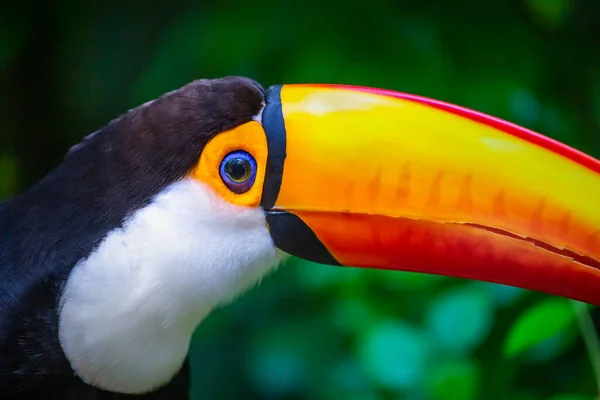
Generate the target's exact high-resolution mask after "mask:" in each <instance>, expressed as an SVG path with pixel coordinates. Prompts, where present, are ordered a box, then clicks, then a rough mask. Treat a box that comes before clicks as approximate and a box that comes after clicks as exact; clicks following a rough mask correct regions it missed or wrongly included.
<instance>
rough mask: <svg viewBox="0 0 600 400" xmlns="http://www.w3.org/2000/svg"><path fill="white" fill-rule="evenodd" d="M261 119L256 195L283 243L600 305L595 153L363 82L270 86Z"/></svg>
mask: <svg viewBox="0 0 600 400" xmlns="http://www.w3.org/2000/svg"><path fill="white" fill-rule="evenodd" d="M263 126H264V128H265V131H266V133H267V141H268V146H269V155H268V161H267V172H266V176H265V184H264V189H263V199H262V206H263V207H264V208H265V209H266V210H267V222H268V225H269V229H270V231H271V235H272V237H273V240H274V243H275V245H276V246H277V247H279V248H280V249H282V250H284V251H286V252H288V253H290V254H293V255H296V256H299V257H301V258H305V259H308V260H312V261H316V262H321V263H327V264H338V265H345V266H358V267H370V268H383V269H398V270H407V271H419V272H424V273H433V274H441V275H449V276H455V277H463V278H470V279H476V280H484V281H490V282H497V283H503V284H507V285H512V286H518V287H522V288H527V289H532V290H536V291H542V292H547V293H551V294H554V295H559V296H563V297H569V298H573V299H576V300H580V301H584V302H588V303H592V304H596V305H600V161H598V160H596V159H594V158H592V157H590V156H588V155H586V154H583V153H581V152H579V151H577V150H575V149H572V148H570V147H568V146H566V145H563V144H561V143H558V142H556V141H554V140H552V139H550V138H547V137H544V136H542V135H539V134H536V133H534V132H532V131H529V130H527V129H524V128H521V127H519V126H516V125H514V124H511V123H508V122H505V121H502V120H499V119H496V118H493V117H490V116H487V115H484V114H481V113H478V112H475V111H472V110H468V109H465V108H461V107H458V106H454V105H451V104H447V103H443V102H439V101H435V100H431V99H426V98H422V97H418V96H412V95H407V94H402V93H396V92H391V91H384V90H379V89H371V88H362V87H350V86H335V85H283V86H275V87H272V88H271V89H270V90H269V93H268V98H267V106H266V108H265V110H264V113H263Z"/></svg>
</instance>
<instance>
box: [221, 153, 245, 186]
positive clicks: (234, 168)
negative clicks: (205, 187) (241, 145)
mask: <svg viewBox="0 0 600 400" xmlns="http://www.w3.org/2000/svg"><path fill="white" fill-rule="evenodd" d="M225 173H226V174H227V176H228V177H229V178H231V179H232V180H234V181H236V182H239V181H243V180H244V179H246V178H248V175H250V163H249V162H248V161H246V160H244V159H243V158H233V159H231V160H228V161H227V163H225Z"/></svg>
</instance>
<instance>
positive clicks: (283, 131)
mask: <svg viewBox="0 0 600 400" xmlns="http://www.w3.org/2000/svg"><path fill="white" fill-rule="evenodd" d="M61 168H63V171H64V173H63V174H62V175H60V173H58V172H57V174H58V175H56V176H59V175H60V182H61V185H63V186H61V192H60V195H59V194H57V193H55V192H56V190H55V189H48V190H47V193H50V194H47V195H45V196H44V201H46V202H52V196H55V197H56V198H57V199H59V198H60V199H63V198H64V196H66V195H65V194H64V193H67V192H68V190H69V185H71V184H70V183H69V182H71V180H70V179H69V177H73V179H74V180H78V182H81V181H84V180H85V181H86V182H87V183H86V184H85V187H86V188H87V191H88V193H87V194H86V196H88V197H86V198H85V199H84V198H83V196H81V199H80V200H78V201H79V203H80V206H78V207H77V210H78V212H81V213H85V215H87V216H88V217H86V220H85V221H82V224H81V227H78V230H77V232H78V236H75V234H73V238H72V240H75V241H76V242H77V241H79V240H80V238H79V236H81V235H83V236H85V235H88V236H90V235H91V236H93V239H94V240H95V242H94V243H92V244H93V246H91V247H90V252H89V254H84V258H83V259H81V260H79V261H78V262H77V265H76V266H75V267H74V268H73V271H72V272H70V275H69V277H68V282H67V284H66V287H65V289H64V292H62V294H61V302H60V304H61V308H60V319H61V322H60V340H61V345H62V347H63V349H64V350H65V353H66V355H67V357H68V359H69V361H70V362H71V365H72V366H73V368H74V369H75V371H76V372H77V373H78V375H79V376H81V377H82V378H83V379H84V380H86V381H88V382H91V383H92V384H94V385H97V386H100V387H102V388H106V389H108V390H113V391H120V392H128V393H134V392H140V391H147V390H149V389H151V388H153V387H156V386H157V385H160V384H163V383H164V382H166V381H168V380H169V379H170V378H171V377H172V376H173V373H174V372H173V371H175V370H177V368H178V367H179V366H180V365H181V362H182V360H183V359H184V358H185V353H186V352H187V348H188V345H189V338H190V336H191V333H192V332H193V330H194V329H195V327H196V326H197V325H198V323H199V322H200V321H201V320H202V318H203V317H204V316H205V315H206V314H207V313H208V312H209V311H210V310H211V309H213V308H214V307H216V306H218V305H219V304H222V303H224V302H227V301H229V300H230V299H231V298H233V297H234V296H235V295H237V294H239V293H240V292H241V291H243V290H244V289H246V288H248V287H250V286H251V285H253V284H255V283H256V282H257V281H258V280H259V279H260V278H261V276H263V275H264V274H265V273H267V272H268V271H269V270H271V269H272V268H273V267H274V266H276V265H277V264H278V263H279V262H280V261H281V259H282V258H283V257H285V255H293V256H297V257H300V258H304V259H306V260H311V261H314V262H318V263H322V264H331V265H337V266H349V267H350V266H352V267H367V268H381V269H394V270H405V271H418V272H423V273H431V274H441V275H449V276H455V277H461V278H470V279H476V280H484V281H490V282H497V283H502V284H508V285H513V286H518V287H521V288H527V289H532V290H536V291H542V292H546V293H550V294H553V295H558V296H564V297H568V298H573V299H577V300H581V301H584V302H588V303H592V304H596V305H600V206H599V201H600V161H598V160H596V159H594V158H592V157H590V156H588V155H585V154H583V153H581V152H579V151H577V150H574V149H572V148H570V147H568V146H566V145H564V144H561V143H558V142H557V141H554V140H552V139H549V138H547V137H544V136H542V135H539V134H537V133H534V132H532V131H529V130H527V129H524V128H521V127H519V126H516V125H514V124H511V123H508V122H505V121H502V120H500V119H497V118H493V117H491V116H487V115H484V114H482V113H479V112H475V111H472V110H469V109H466V108H462V107H458V106H454V105H451V104H447V103H444V102H440V101H436V100H431V99H428V98H423V97H418V96H413V95H408V94H403V93H397V92H392V91H387V90H380V89H372V88H365V87H351V86H343V85H308V84H302V85H280V86H273V87H271V88H269V89H268V90H266V91H265V90H263V89H262V87H261V86H260V85H258V84H257V83H255V82H254V81H251V80H249V79H243V78H225V79H218V80H206V81H198V82H194V83H191V84H189V85H187V86H185V87H183V88H182V89H180V90H178V91H175V92H172V93H169V94H166V95H164V96H162V97H160V98H158V99H157V100H155V101H153V102H151V103H148V104H145V105H143V106H141V107H139V108H137V109H134V110H132V111H131V112H129V113H128V114H126V115H124V116H123V117H121V118H120V119H118V120H116V121H113V122H112V123H111V124H109V125H108V126H107V127H106V128H105V129H104V130H102V131H99V132H98V133H97V134H95V135H93V136H92V137H90V138H89V139H87V140H86V141H85V142H84V143H83V144H81V145H80V146H78V148H76V149H75V150H73V151H72V152H71V153H70V154H69V156H68V157H67V158H66V160H65V163H64V167H61ZM48 179H49V180H47V182H50V183H51V182H52V178H51V177H50V178H48ZM57 179H58V178H57ZM55 187H56V185H55V184H54V186H53V188H55ZM71 189H73V190H79V192H78V193H80V192H81V190H82V189H81V186H79V188H78V187H75V186H74V185H72V187H71ZM34 190H35V188H34ZM40 190H41V189H40ZM60 196H63V197H60ZM77 196H79V195H77ZM94 196H95V197H94ZM90 197H94V200H93V201H92V200H90V199H89V198H90ZM23 204H25V203H23ZM57 207H58V206H57ZM119 210H120V211H119ZM57 218H58V217H57ZM59 222H60V221H57V224H56V226H57V228H56V229H58V231H56V233H55V234H53V238H51V239H49V240H54V238H58V239H60V238H61V237H62V240H63V242H65V238H67V239H68V240H71V239H69V237H67V236H68V234H71V233H68V232H67V231H66V228H64V232H65V233H64V235H66V236H64V235H63V236H61V235H62V233H61V232H62V231H61V229H63V228H62V226H63V225H65V224H67V225H68V224H72V222H71V221H65V222H64V223H63V222H60V223H59ZM104 226H109V227H111V228H110V230H103V229H104V228H102V227H104ZM69 232H71V231H69ZM90 232H94V233H93V235H92V234H91V233H90ZM58 239H56V240H58ZM68 240H67V241H68ZM61 243H62V242H61ZM56 246H58V244H57V245H56ZM82 248H84V247H83V246H82V245H78V247H77V250H78V251H80V252H81V251H82V250H81V249H82ZM53 259H54V260H60V259H62V258H61V257H58V256H57V257H54V258H53ZM108 310H110V313H108ZM158 349H160V351H159V350H158ZM157 360H158V361H157Z"/></svg>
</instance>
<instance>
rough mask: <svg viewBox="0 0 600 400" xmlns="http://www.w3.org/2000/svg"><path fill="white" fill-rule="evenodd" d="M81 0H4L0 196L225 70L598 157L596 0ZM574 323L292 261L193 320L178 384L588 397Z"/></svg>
mask: <svg viewBox="0 0 600 400" xmlns="http://www.w3.org/2000/svg"><path fill="white" fill-rule="evenodd" d="M91 4H93V3H92V2H90V3H89V4H87V3H86V2H76V1H71V0H65V1H61V2H58V1H46V2H37V1H32V0H23V1H20V2H12V4H5V5H2V6H1V9H0V82H1V85H0V104H1V107H0V121H1V123H0V143H1V146H0V199H2V198H8V197H10V196H11V195H13V194H15V193H17V192H19V191H22V190H25V189H27V188H28V187H29V186H30V185H31V184H32V183H34V182H35V181H37V180H38V179H40V178H41V177H42V176H43V175H44V174H45V173H47V172H48V171H49V170H50V169H51V168H53V167H54V166H56V165H57V164H58V163H60V161H61V159H62V157H63V156H64V154H65V152H66V151H67V149H68V148H69V146H71V145H72V144H74V143H76V142H78V141H79V140H80V139H81V138H82V137H83V136H84V135H86V134H88V133H90V132H92V131H94V130H96V129H97V128H99V127H100V126H102V125H104V124H105V123H107V122H108V121H109V120H111V119H113V118H114V117H116V116H117V115H119V114H121V113H123V112H125V111H127V110H128V109H130V108H132V107H135V106H137V105H139V104H141V103H143V102H145V101H148V100H150V99H152V98H154V97H156V96H158V95H160V94H162V93H164V92H166V91H170V90H172V89H175V88H177V87H179V86H182V85H184V84H185V83H187V82H189V81H191V80H194V79H198V78H214V77H220V76H224V75H244V76H249V77H252V78H254V79H256V80H258V81H260V82H261V83H263V85H265V86H268V85H271V84H274V83H284V82H285V83H299V82H330V83H348V84H358V85H368V86H377V87H382V88H389V89H396V90H400V91H407V92H411V93H415V94H420V95H424V96H429V97H434V98H437V99H441V100H446V101H449V102H453V103H456V104H460V105H463V106H467V107H471V108H474V109H477V110H480V111H483V112H487V113H490V114H493V115H495V116H498V117H501V118H504V119H507V120H510V121H512V122H515V123H518V124H520V125H523V126H526V127H528V128H531V129H534V130H536V131H539V132H542V133H545V134H547V135H549V136H552V137H554V138H557V139H559V140H561V141H563V142H565V143H568V144H570V145H572V146H574V147H576V148H579V149H581V150H583V151H586V152H588V153H590V154H592V155H594V156H596V157H600V1H597V0H587V1H584V0H580V1H577V0H496V1H491V0H487V1H482V0H455V1H447V0H435V1H434V0H429V1H414V0H405V1H386V0H370V1H367V2H360V3H359V2H356V3H352V1H351V0H344V1H342V0H331V1H316V0H305V1H302V2H295V1H290V0H283V1H282V0H279V1H275V0H264V1H262V2H250V1H233V0H230V1H212V2H200V1H179V0H170V1H159V0H147V1H145V2H143V3H141V2H139V3H137V4H133V2H122V3H117V2H110V1H109V2H103V3H101V4H100V3H98V4H95V5H93V6H92V5H91ZM548 184H549V185H551V184H552V182H548ZM598 200H599V203H600V199H598ZM590 323H591V320H590V318H589V314H588V313H587V311H586V308H585V307H583V306H582V305H581V304H578V303H572V302H568V301H566V300H562V299H556V298H551V297H549V296H544V295H541V294H537V293H532V292H528V291H524V290H517V289H513V288H509V287H506V286H500V285H492V284H485V283H477V282H469V281H465V280H460V279H451V278H442V277H433V276H427V275H418V274H409V273H398V272H385V271H367V270H357V269H352V268H332V267H325V266H321V265H315V264H310V263H307V262H302V261H298V260H292V261H291V262H290V263H288V264H287V265H285V266H283V267H281V268H280V270H279V271H277V272H276V273H274V274H272V275H271V276H270V277H268V278H267V279H265V280H264V282H263V283H262V284H261V285H260V287H259V288H257V289H255V290H252V291H251V292H250V293H248V294H247V295H245V296H243V297H242V298H241V299H239V300H238V301H236V302H235V303H234V304H232V305H230V306H227V307H224V308H223V309H221V310H218V311H216V312H214V313H213V314H212V315H210V317H209V318H208V319H207V320H206V321H204V323H203V324H202V325H201V326H200V328H199V329H198V331H197V334H196V335H195V337H194V340H193V344H192V348H191V353H190V354H191V359H192V363H193V382H194V383H193V387H192V395H193V398H194V399H259V398H260V399H290V400H291V399H357V400H358V399H365V400H369V399H410V400H426V399H433V400H436V399H448V400H470V399H486V400H488V399H489V400H493V399H513V400H538V399H552V400H584V399H593V398H594V397H595V396H596V395H597V393H598V388H597V386H598V382H597V379H596V378H595V372H594V369H593V368H592V363H591V359H594V357H597V354H595V353H594V350H593V347H594V346H591V348H592V351H591V352H590V351H588V350H587V349H586V344H585V343H586V342H585V341H584V340H583V339H582V328H583V330H584V331H585V330H586V329H587V330H588V331H589V329H590ZM593 337H594V336H592V338H593ZM592 344H593V343H592ZM594 354H595V355H594ZM590 356H591V357H590Z"/></svg>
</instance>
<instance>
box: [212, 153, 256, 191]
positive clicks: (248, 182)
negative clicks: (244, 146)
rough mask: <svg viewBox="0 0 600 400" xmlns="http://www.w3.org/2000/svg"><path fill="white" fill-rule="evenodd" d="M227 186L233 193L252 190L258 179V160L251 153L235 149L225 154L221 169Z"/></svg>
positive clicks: (222, 177)
mask: <svg viewBox="0 0 600 400" xmlns="http://www.w3.org/2000/svg"><path fill="white" fill-rule="evenodd" d="M219 172H220V174H221V179H222V180H223V183H225V186H227V187H228V188H229V190H231V191H232V192H233V193H236V194H241V193H244V192H247V191H248V190H250V188H251V187H252V185H253V184H254V180H255V179H256V160H255V159H254V157H252V155H250V153H247V152H245V151H241V150H238V151H234V152H231V153H229V154H227V155H226V156H225V158H224V159H223V161H221V167H220V169H219Z"/></svg>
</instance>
